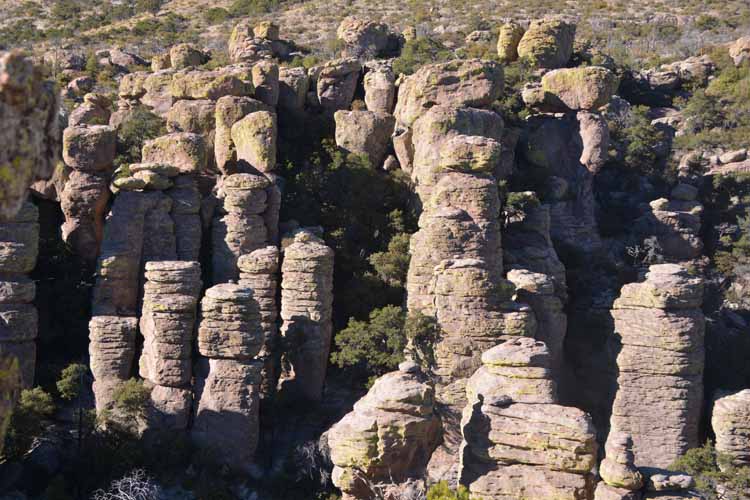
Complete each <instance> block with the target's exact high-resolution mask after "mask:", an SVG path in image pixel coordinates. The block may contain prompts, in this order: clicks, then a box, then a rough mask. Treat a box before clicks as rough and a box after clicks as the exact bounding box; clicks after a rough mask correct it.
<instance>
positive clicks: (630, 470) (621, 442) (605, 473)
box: [599, 432, 644, 491]
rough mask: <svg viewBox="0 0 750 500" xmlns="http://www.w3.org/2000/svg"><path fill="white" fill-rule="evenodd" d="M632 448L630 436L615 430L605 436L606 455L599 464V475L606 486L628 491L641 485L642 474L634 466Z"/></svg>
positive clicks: (642, 482)
mask: <svg viewBox="0 0 750 500" xmlns="http://www.w3.org/2000/svg"><path fill="white" fill-rule="evenodd" d="M632 448H633V440H632V439H631V438H630V436H626V435H624V434H618V433H615V432H610V434H609V436H607V444H606V447H605V450H606V457H605V458H604V460H602V462H601V463H600V464H599V475H600V476H601V478H602V480H604V482H605V483H606V484H607V485H608V486H612V487H614V488H617V489H625V490H629V491H636V490H640V489H641V488H642V487H643V484H644V480H643V475H642V474H641V473H640V471H639V470H638V469H637V468H636V467H635V455H634V454H633V449H632Z"/></svg>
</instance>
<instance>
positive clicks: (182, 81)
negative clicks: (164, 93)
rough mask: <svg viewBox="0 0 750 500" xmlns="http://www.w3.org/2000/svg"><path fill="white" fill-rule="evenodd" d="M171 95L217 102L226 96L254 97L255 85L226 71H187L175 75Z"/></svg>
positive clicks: (175, 97) (177, 97)
mask: <svg viewBox="0 0 750 500" xmlns="http://www.w3.org/2000/svg"><path fill="white" fill-rule="evenodd" d="M169 93H170V95H171V96H172V98H174V99H211V100H216V99H218V98H220V97H223V96H226V95H233V96H249V95H252V94H253V84H252V82H250V81H247V80H242V79H240V78H239V77H238V76H236V75H233V74H231V73H230V72H227V71H225V70H216V71H197V70H192V71H190V70H186V71H179V72H177V73H174V75H173V76H172V79H171V82H170V83H169Z"/></svg>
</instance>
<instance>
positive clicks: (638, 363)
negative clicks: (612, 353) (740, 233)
mask: <svg viewBox="0 0 750 500" xmlns="http://www.w3.org/2000/svg"><path fill="white" fill-rule="evenodd" d="M702 299H703V280H702V279H701V278H699V277H694V276H691V275H690V274H689V273H688V271H687V270H686V269H685V268H683V267H681V266H678V265H675V264H661V265H654V266H651V267H650V268H649V271H648V273H647V274H646V278H645V281H643V282H641V283H630V284H627V285H625V286H624V287H623V288H622V290H621V293H620V297H619V298H618V299H617V300H616V301H615V303H614V308H613V310H612V316H613V317H614V320H615V333H616V334H617V335H619V336H620V339H621V343H622V348H621V350H620V353H619V354H618V356H617V368H618V370H619V375H618V377H617V385H618V390H617V394H616V396H615V401H614V405H613V408H612V417H611V420H610V425H611V430H610V433H615V434H625V435H629V436H631V437H632V439H633V452H634V454H635V465H636V466H637V467H639V468H641V469H643V468H667V467H668V466H669V465H670V464H671V463H672V462H674V461H675V460H676V459H677V458H679V457H680V456H682V455H683V454H684V453H685V452H686V451H687V450H688V449H690V448H694V447H695V446H698V444H699V441H698V439H699V435H698V433H699V428H698V426H699V423H700V418H701V408H702V405H703V367H704V358H705V353H704V343H703V341H704V331H705V319H704V317H703V313H702V312H701V309H700V306H701V303H702Z"/></svg>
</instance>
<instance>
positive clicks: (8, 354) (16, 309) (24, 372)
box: [0, 202, 39, 417]
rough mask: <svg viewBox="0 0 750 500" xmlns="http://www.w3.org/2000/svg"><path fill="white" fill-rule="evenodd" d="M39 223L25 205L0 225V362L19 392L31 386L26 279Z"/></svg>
mask: <svg viewBox="0 0 750 500" xmlns="http://www.w3.org/2000/svg"><path fill="white" fill-rule="evenodd" d="M38 219H39V211H38V210H37V208H36V206H34V205H32V204H31V203H30V202H26V203H24V204H23V205H22V206H21V209H20V210H19V211H18V212H17V213H16V214H15V216H14V217H13V218H12V219H10V220H6V221H5V222H0V362H1V363H2V364H3V366H4V367H6V369H8V370H11V368H13V370H14V371H15V370H18V375H20V384H21V385H20V387H21V388H30V387H31V385H32V384H33V382H34V364H35V362H36V343H35V340H36V337H37V325H38V317H37V310H36V307H35V306H34V304H32V302H33V300H34V295H35V293H36V285H35V284H34V282H33V281H32V280H31V279H29V278H28V277H27V276H26V275H27V274H28V273H30V272H31V271H32V270H33V269H34V266H35V265H36V258H37V255H38V253H39V223H38V222H37V221H38ZM14 360H15V361H14ZM8 375H9V376H10V377H11V378H13V374H12V373H9V374H8ZM0 417H2V415H0Z"/></svg>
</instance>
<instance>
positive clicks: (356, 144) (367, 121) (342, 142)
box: [334, 110, 396, 168]
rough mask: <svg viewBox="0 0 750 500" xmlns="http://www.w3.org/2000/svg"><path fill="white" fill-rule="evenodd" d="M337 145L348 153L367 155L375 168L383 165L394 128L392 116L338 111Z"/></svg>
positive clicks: (336, 117)
mask: <svg viewBox="0 0 750 500" xmlns="http://www.w3.org/2000/svg"><path fill="white" fill-rule="evenodd" d="M334 119H335V120H336V145H337V146H338V147H340V148H342V149H343V150H344V151H345V152H347V153H354V154H358V155H366V156H367V159H368V160H369V162H370V166H372V167H373V168H379V167H380V166H381V165H382V164H383V160H384V159H385V155H386V153H387V152H388V145H389V143H390V139H391V134H392V133H393V127H394V125H395V123H396V120H395V118H393V116H392V115H388V114H384V113H375V112H372V111H343V110H342V111H336V113H335V114H334Z"/></svg>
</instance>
